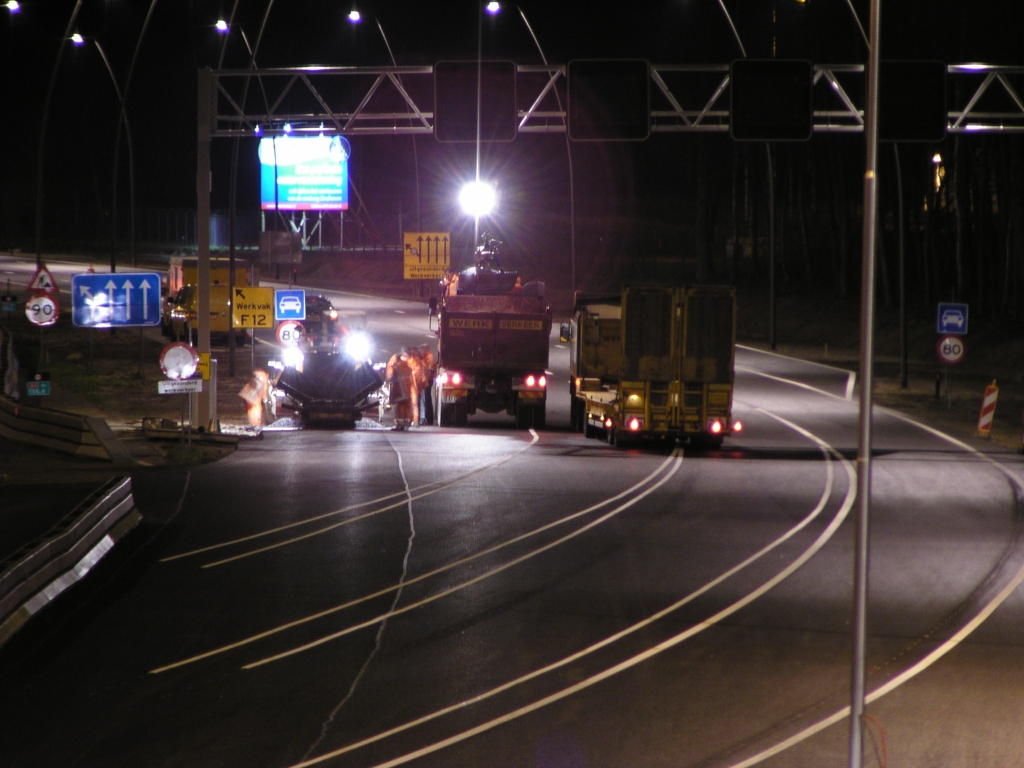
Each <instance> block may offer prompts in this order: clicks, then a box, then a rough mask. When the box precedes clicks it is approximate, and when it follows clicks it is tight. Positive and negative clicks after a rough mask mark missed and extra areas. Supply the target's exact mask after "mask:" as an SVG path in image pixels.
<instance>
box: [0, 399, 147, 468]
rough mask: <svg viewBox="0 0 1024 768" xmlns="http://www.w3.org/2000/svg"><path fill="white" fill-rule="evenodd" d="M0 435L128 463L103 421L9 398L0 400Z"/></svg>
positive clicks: (127, 457) (79, 454)
mask: <svg viewBox="0 0 1024 768" xmlns="http://www.w3.org/2000/svg"><path fill="white" fill-rule="evenodd" d="M0 435H2V436H3V437H6V438H7V439H8V440H15V441H17V442H20V443H30V444H32V445H38V446H40V447H43V448H49V449H51V450H55V451H61V452H63V453H70V454H74V455H75V456H88V457H90V458H94V459H103V460H105V461H112V462H114V463H117V464H131V463H132V458H131V455H130V454H129V453H128V450H127V449H126V448H125V447H124V445H123V444H122V443H121V441H120V440H118V439H117V436H116V435H115V434H114V433H113V431H112V430H111V429H110V425H108V424H107V422H106V420H104V419H98V418H91V417H88V416H78V415H76V414H73V413H65V412H64V411H53V410H50V409H49V408H39V407H36V406H33V405H25V404H23V403H18V402H17V401H15V400H12V399H10V398H9V397H0Z"/></svg>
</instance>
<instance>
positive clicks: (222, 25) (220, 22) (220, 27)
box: [214, 19, 228, 32]
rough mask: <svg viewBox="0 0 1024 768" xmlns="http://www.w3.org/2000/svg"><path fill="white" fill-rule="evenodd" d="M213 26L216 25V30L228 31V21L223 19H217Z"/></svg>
mask: <svg viewBox="0 0 1024 768" xmlns="http://www.w3.org/2000/svg"><path fill="white" fill-rule="evenodd" d="M214 26H215V27H217V31H218V32H227V31H228V23H227V22H226V21H224V19H217V23H216V24H215V25H214Z"/></svg>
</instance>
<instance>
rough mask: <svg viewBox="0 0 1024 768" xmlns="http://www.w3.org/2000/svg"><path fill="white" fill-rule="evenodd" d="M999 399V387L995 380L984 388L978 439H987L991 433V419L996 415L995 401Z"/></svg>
mask: <svg viewBox="0 0 1024 768" xmlns="http://www.w3.org/2000/svg"><path fill="white" fill-rule="evenodd" d="M998 399H999V387H997V386H996V380H995V379H992V383H991V384H989V385H988V386H987V387H986V388H985V398H984V400H982V402H981V415H980V416H979V417H978V437H988V436H989V433H990V432H991V431H992V419H993V417H994V416H995V415H996V400H998Z"/></svg>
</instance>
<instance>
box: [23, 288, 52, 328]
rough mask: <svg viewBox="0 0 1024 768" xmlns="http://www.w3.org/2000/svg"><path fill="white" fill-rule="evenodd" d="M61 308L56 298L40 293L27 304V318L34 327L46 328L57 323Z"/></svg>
mask: <svg viewBox="0 0 1024 768" xmlns="http://www.w3.org/2000/svg"><path fill="white" fill-rule="evenodd" d="M59 315H60V306H59V305H58V304H57V299H56V297H54V296H47V295H46V294H45V293H38V294H36V295H35V296H33V297H32V298H31V299H29V300H28V301H27V302H26V303H25V316H26V317H27V318H28V321H29V322H30V323H32V324H33V325H38V326H40V327H45V326H47V325H53V324H54V323H56V322H57V317H58V316H59Z"/></svg>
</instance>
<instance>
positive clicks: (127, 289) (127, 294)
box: [121, 280, 134, 320]
mask: <svg viewBox="0 0 1024 768" xmlns="http://www.w3.org/2000/svg"><path fill="white" fill-rule="evenodd" d="M121 287H122V288H124V319H125V320H131V319H132V288H133V287H134V286H132V281H131V280H125V281H124V285H122V286H121Z"/></svg>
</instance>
